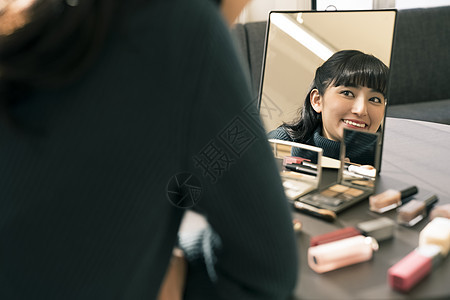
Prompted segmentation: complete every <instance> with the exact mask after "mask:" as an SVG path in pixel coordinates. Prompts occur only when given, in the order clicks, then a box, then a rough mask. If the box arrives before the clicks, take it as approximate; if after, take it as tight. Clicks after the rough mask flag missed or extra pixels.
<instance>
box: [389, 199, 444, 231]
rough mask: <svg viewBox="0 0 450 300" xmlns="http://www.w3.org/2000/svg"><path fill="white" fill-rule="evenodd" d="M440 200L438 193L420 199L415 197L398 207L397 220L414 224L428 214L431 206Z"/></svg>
mask: <svg viewBox="0 0 450 300" xmlns="http://www.w3.org/2000/svg"><path fill="white" fill-rule="evenodd" d="M437 201H438V198H437V196H436V195H432V196H431V197H428V198H427V199H425V200H423V201H420V200H416V199H413V200H411V201H409V202H408V203H406V204H405V205H403V206H401V207H400V208H398V209H397V222H398V223H399V224H402V225H405V226H409V227H410V226H414V225H416V224H417V223H419V222H420V221H421V220H423V218H425V217H426V216H427V215H428V212H429V210H430V208H431V207H432V206H433V205H434V204H435V203H436V202H437Z"/></svg>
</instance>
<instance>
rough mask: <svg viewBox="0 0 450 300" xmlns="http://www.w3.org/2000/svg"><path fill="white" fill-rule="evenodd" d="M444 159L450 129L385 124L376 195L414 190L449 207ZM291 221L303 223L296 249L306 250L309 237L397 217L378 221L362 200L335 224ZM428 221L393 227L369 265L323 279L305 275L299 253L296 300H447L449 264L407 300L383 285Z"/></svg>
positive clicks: (449, 166)
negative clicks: (394, 190) (383, 192)
mask: <svg viewBox="0 0 450 300" xmlns="http://www.w3.org/2000/svg"><path fill="white" fill-rule="evenodd" d="M449 155H450V126H448V125H442V124H436V123H429V122H423V121H413V120H406V119H395V118H387V120H386V130H385V137H384V144H383V157H382V165H381V173H380V177H379V182H378V184H377V192H381V191H383V190H386V189H388V188H393V189H402V188H405V187H407V186H410V185H416V186H417V187H418V188H419V193H418V194H417V195H416V196H417V197H418V198H420V197H422V196H423V197H424V196H426V195H428V194H430V193H435V194H436V195H437V196H438V197H439V202H438V204H444V203H450V157H449ZM328 176H331V177H332V176H333V175H332V174H331V175H330V174H328ZM294 216H295V217H297V218H298V219H300V220H301V221H302V223H303V228H302V232H301V233H299V234H298V246H299V248H300V249H307V248H308V247H309V239H310V238H311V236H314V235H318V234H323V233H327V232H330V231H333V230H336V229H339V228H343V227H346V226H354V225H356V224H357V223H359V222H362V221H367V220H372V219H376V218H379V217H389V218H391V219H393V220H395V218H396V211H395V210H394V211H390V212H387V213H385V214H382V215H381V214H377V213H374V212H371V211H370V210H369V205H368V200H364V201H362V202H360V203H359V204H357V205H355V206H354V207H351V208H349V209H347V210H346V211H344V212H342V213H340V214H339V215H338V219H337V220H336V221H335V222H334V223H327V222H324V221H322V220H319V219H316V218H314V217H310V216H308V215H304V214H299V213H294ZM428 221H429V219H428V218H426V219H424V220H422V221H421V222H420V223H419V224H417V225H415V226H414V227H412V228H407V227H404V226H401V225H397V226H396V228H395V233H394V237H393V238H392V239H389V240H386V241H382V242H380V244H379V246H380V248H379V250H378V251H377V252H375V253H374V256H373V259H372V260H371V261H368V262H363V263H360V264H356V265H353V266H348V267H345V268H342V269H338V270H334V271H331V272H328V273H324V274H317V273H315V272H314V271H313V270H312V269H310V268H309V266H308V264H307V251H300V273H299V274H300V276H299V282H298V285H297V287H296V291H295V299H450V259H449V258H447V259H445V260H444V262H443V263H442V264H441V265H440V266H438V267H437V268H436V269H435V270H433V271H432V273H431V274H430V275H429V276H428V277H426V278H424V279H423V280H422V281H421V282H420V283H419V284H417V285H416V286H415V287H414V288H413V289H412V290H411V291H410V292H409V293H407V294H404V293H400V292H397V291H394V290H392V289H391V288H390V287H389V285H388V283H387V270H388V269H389V267H391V266H392V265H393V264H395V263H396V262H398V261H399V260H401V259H402V258H403V257H404V256H406V255H407V254H408V253H409V252H411V251H412V250H414V248H416V247H417V246H418V241H419V233H420V230H422V229H423V227H424V226H425V225H426V224H427V223H428Z"/></svg>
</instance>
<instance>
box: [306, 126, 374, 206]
mask: <svg viewBox="0 0 450 300" xmlns="http://www.w3.org/2000/svg"><path fill="white" fill-rule="evenodd" d="M379 138H380V134H379V133H368V132H361V131H356V130H351V129H344V138H343V140H342V141H341V148H340V158H341V159H340V162H341V167H340V169H339V175H338V180H337V182H335V183H332V184H331V185H328V186H326V187H323V188H320V190H317V191H315V192H311V193H309V194H306V195H304V196H301V197H300V198H299V199H298V201H300V202H303V203H306V204H309V205H312V206H314V207H318V208H323V209H327V210H330V211H333V212H334V213H339V212H341V211H343V210H344V209H347V208H349V207H351V206H353V205H355V204H356V203H358V202H360V201H362V200H364V199H367V197H369V196H370V195H372V194H373V193H374V191H375V185H376V169H375V167H374V166H375V165H376V163H377V159H378V157H379V150H380V148H379ZM361 153H363V155H362V156H361ZM354 156H361V157H362V159H361V162H363V161H364V164H355V163H352V162H351V160H352V157H354Z"/></svg>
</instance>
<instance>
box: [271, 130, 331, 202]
mask: <svg viewBox="0 0 450 300" xmlns="http://www.w3.org/2000/svg"><path fill="white" fill-rule="evenodd" d="M269 144H270V146H271V148H272V151H273V155H274V157H275V160H276V162H277V164H278V169H279V171H280V176H281V180H282V181H283V187H284V191H285V193H286V196H287V198H288V199H289V200H291V201H293V200H295V199H297V198H298V197H300V196H302V195H305V194H307V193H309V192H311V191H314V190H317V189H318V187H319V183H320V178H321V176H322V164H321V161H322V149H321V148H318V147H314V146H309V145H305V144H299V143H294V142H289V141H281V140H275V139H269ZM300 152H301V153H302V155H301V157H299V156H298V155H297V156H292V153H300Z"/></svg>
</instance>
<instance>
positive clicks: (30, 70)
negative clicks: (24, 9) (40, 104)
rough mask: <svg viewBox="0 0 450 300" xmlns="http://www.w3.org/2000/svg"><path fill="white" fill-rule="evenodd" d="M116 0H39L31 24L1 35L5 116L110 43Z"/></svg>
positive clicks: (0, 110)
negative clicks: (36, 90) (33, 92)
mask: <svg viewBox="0 0 450 300" xmlns="http://www.w3.org/2000/svg"><path fill="white" fill-rule="evenodd" d="M117 3H118V1H115V0H36V1H35V2H34V3H33V4H32V6H31V7H30V8H28V13H27V15H28V16H29V20H28V22H27V24H26V25H24V26H23V27H21V28H19V29H17V30H15V31H14V32H13V33H11V34H8V35H0V114H1V116H0V118H2V119H3V121H4V120H5V118H7V117H8V113H7V112H8V108H9V106H11V105H12V104H14V103H16V102H17V101H19V100H20V99H21V98H22V97H23V95H24V94H25V93H26V91H27V90H29V89H33V88H47V87H49V88H54V87H60V86H63V85H65V84H68V83H70V82H72V81H73V80H75V79H77V78H79V76H80V75H82V74H83V72H84V71H85V70H86V69H87V68H88V67H89V66H90V65H91V64H92V63H93V60H94V59H95V58H96V57H97V54H98V53H99V51H100V49H101V48H102V45H103V44H104V41H105V38H106V36H107V32H108V30H109V27H110V24H112V22H111V20H112V17H113V14H114V12H115V11H116V8H117Z"/></svg>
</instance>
